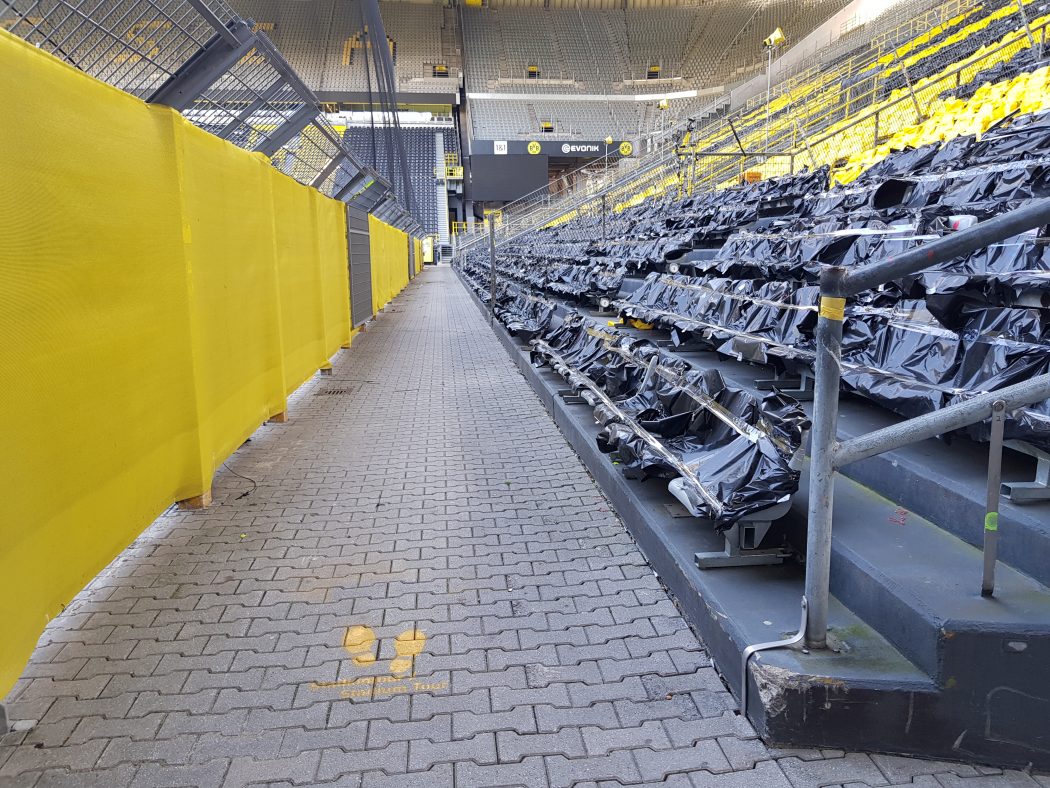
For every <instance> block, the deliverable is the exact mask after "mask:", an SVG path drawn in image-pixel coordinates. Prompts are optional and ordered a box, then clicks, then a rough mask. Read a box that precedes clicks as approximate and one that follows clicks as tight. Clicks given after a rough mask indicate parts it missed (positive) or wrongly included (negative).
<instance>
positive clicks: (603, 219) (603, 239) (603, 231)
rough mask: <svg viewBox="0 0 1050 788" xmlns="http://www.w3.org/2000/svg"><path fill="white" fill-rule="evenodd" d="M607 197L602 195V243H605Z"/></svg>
mask: <svg viewBox="0 0 1050 788" xmlns="http://www.w3.org/2000/svg"><path fill="white" fill-rule="evenodd" d="M605 206H606V202H605V195H604V194H603V195H602V243H605V212H606V207H605Z"/></svg>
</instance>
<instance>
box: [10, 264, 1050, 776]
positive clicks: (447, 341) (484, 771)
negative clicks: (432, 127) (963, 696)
mask: <svg viewBox="0 0 1050 788" xmlns="http://www.w3.org/2000/svg"><path fill="white" fill-rule="evenodd" d="M334 389H347V390H348V393H347V394H340V395H327V396H316V395H317V394H318V393H319V392H322V391H331V390H334ZM289 413H290V416H291V419H290V421H289V422H288V423H286V424H281V425H266V426H263V427H261V428H260V429H259V430H258V431H257V432H256V433H255V434H254V435H253V436H252V439H251V441H250V442H248V443H247V444H245V445H244V446H243V447H242V448H241V449H240V450H238V451H237V452H236V453H235V454H234V455H233V456H232V457H231V458H230V459H229V460H228V461H227V463H226V465H225V467H224V468H223V469H222V470H221V471H220V472H219V473H218V475H217V477H216V480H215V489H214V493H215V502H214V504H213V505H212V506H211V507H210V508H209V509H206V510H204V511H198V512H181V511H177V510H175V509H172V510H170V511H168V512H167V513H166V514H165V515H164V516H163V517H161V518H160V519H159V520H158V521H157V522H156V523H154V524H153V525H152V526H151V527H150V528H149V529H148V530H147V531H146V532H145V533H143V534H142V535H141V536H140V537H139V538H138V539H136V540H135V541H134V542H133V543H132V544H131V545H130V546H129V547H128V548H127V550H125V551H124V552H123V553H122V554H121V556H120V557H119V558H118V559H117V560H116V561H114V562H113V564H112V565H111V566H110V567H109V568H107V570H106V571H104V572H103V573H102V574H101V575H100V576H99V577H98V578H97V579H96V580H95V581H93V582H92V583H91V585H90V586H89V587H88V588H87V589H85V590H84V591H83V592H82V593H81V594H79V595H78V596H77V597H76V599H74V600H72V601H71V603H70V604H69V606H68V607H67V609H66V612H65V613H64V614H63V615H61V616H60V617H58V618H57V619H56V620H55V621H54V622H52V624H51V625H50V626H49V627H48V629H47V631H46V632H45V633H44V635H43V637H42V638H41V641H40V645H39V646H38V648H37V650H36V653H35V654H34V656H33V659H32V662H31V663H30V664H29V665H28V666H27V668H26V670H25V673H24V675H23V678H22V679H21V680H20V681H19V682H18V684H17V685H16V687H15V689H14V690H13V691H12V692H11V694H10V695H9V696H8V698H7V702H8V704H9V706H10V713H11V717H12V718H13V719H35V720H38V723H37V724H36V727H35V728H33V729H32V730H30V731H28V732H25V731H23V732H19V733H10V734H8V735H6V736H4V737H3V738H2V739H0V786H2V787H3V788H8V786H10V788H30V786H37V785H39V786H60V785H63V786H64V785H70V786H89V785H101V786H126V785H130V786H148V788H164V787H165V786H190V785H192V786H216V787H218V786H223V787H224V788H226V787H232V786H247V785H274V786H302V785H333V786H340V787H345V788H349V787H351V786H392V785H408V786H412V788H431V787H433V788H442V786H449V788H453V787H454V786H455V787H458V788H470V786H485V787H486V788H492V786H519V785H520V786H525V787H526V788H546V787H547V786H551V788H563V787H567V786H570V785H579V786H584V785H590V786H605V787H606V788H608V787H609V786H619V785H625V784H637V785H643V784H656V785H662V786H665V788H670V787H673V786H690V785H692V786H703V787H704V788H738V787H739V788H749V787H750V786H759V787H761V788H767V787H768V788H791V787H792V786H793V787H794V788H802V786H817V785H828V784H838V785H854V786H859V785H869V786H874V785H887V784H902V783H903V784H909V781H911V782H910V784H912V785H917V786H918V785H922V786H926V785H928V786H934V785H941V786H963V788H971V787H973V788H976V786H980V785H990V786H991V785H1004V786H1006V785H1033V786H1034V785H1037V784H1039V783H1036V782H1035V780H1034V779H1032V778H1030V777H1029V776H1028V775H1025V774H1023V773H1021V772H1006V773H1001V772H998V771H996V770H988V769H980V768H973V767H968V766H962V765H957V764H945V763H934V762H927V761H921V760H916V759H907V758H896V757H892V758H891V757H888V756H881V755H875V756H870V757H869V756H867V755H863V754H856V753H849V754H844V753H841V752H834V751H823V752H822V751H820V750H777V749H772V748H767V747H766V746H765V745H763V744H762V742H761V741H759V740H758V739H757V738H756V736H755V733H754V730H753V729H752V728H751V726H750V724H749V723H748V722H747V721H746V720H744V719H742V718H740V717H739V716H737V715H736V714H735V711H734V707H735V704H734V702H733V700H732V697H731V696H730V695H729V693H728V692H727V691H726V689H725V688H724V686H723V685H722V683H721V681H720V679H719V678H718V675H717V673H716V672H715V670H714V668H712V667H711V666H710V660H709V658H708V655H707V653H706V652H705V651H704V649H703V644H701V643H699V642H698V641H697V639H696V637H695V636H694V635H693V634H692V632H691V631H690V630H689V628H688V626H687V625H686V624H685V622H684V621H683V619H682V618H681V617H680V616H679V614H678V610H677V608H676V607H675V605H674V603H673V602H672V601H671V600H670V599H669V598H668V596H667V593H666V592H665V591H664V589H663V588H662V587H661V586H660V584H659V582H658V581H657V579H656V578H655V577H654V575H653V574H652V572H651V571H650V570H649V568H648V566H647V565H646V562H645V558H644V556H643V555H642V554H641V553H640V551H639V550H638V548H637V547H636V546H635V544H634V542H633V540H632V539H631V538H630V536H629V535H628V533H627V531H626V530H625V529H624V527H623V525H622V524H621V523H620V521H619V520H618V519H617V517H616V515H615V514H614V513H613V512H612V511H611V508H610V506H609V504H608V503H607V502H606V501H605V499H604V498H603V497H602V495H601V492H600V491H599V490H598V489H597V487H596V486H595V484H594V482H593V481H592V479H591V478H590V476H589V475H588V474H587V472H586V471H585V470H584V468H583V465H582V464H581V463H580V461H579V460H578V458H577V457H576V456H575V454H573V452H572V450H571V449H570V448H569V446H568V444H567V443H566V442H565V440H564V439H563V438H562V436H561V434H560V433H559V432H558V429H557V427H555V425H554V423H553V421H552V420H551V419H550V417H549V416H548V414H547V413H546V411H545V410H544V409H543V407H542V405H541V404H540V401H539V400H538V399H537V397H536V396H535V395H534V394H533V392H532V391H531V390H530V389H529V387H528V385H527V383H526V382H525V380H524V378H523V377H522V376H521V374H520V373H519V372H518V370H517V369H516V367H515V366H514V365H513V363H512V362H511V360H510V359H509V358H508V357H507V355H506V353H505V351H504V350H503V348H502V347H501V346H500V344H499V342H498V340H497V339H496V337H495V336H494V335H493V334H492V332H491V331H490V330H489V328H488V326H487V325H486V321H485V320H484V318H483V317H482V316H481V314H480V313H479V312H478V310H477V309H476V307H475V306H474V304H473V303H472V302H471V300H470V298H469V297H468V295H467V294H466V292H465V291H464V290H463V289H462V286H461V285H460V284H459V282H458V281H457V280H456V279H455V277H454V275H453V274H452V272H451V271H450V270H449V269H447V268H438V269H428V270H427V271H426V272H424V274H423V275H422V276H421V277H419V278H417V279H416V281H415V282H413V283H412V284H411V285H410V286H409V288H408V290H407V291H406V292H405V293H404V294H402V295H401V296H400V297H399V298H398V299H397V300H396V302H395V304H394V306H393V308H388V309H387V310H386V312H385V313H384V314H382V315H381V316H380V317H379V318H378V319H377V320H376V321H375V322H373V323H371V324H370V325H369V326H368V329H367V331H366V332H365V333H364V334H362V335H360V336H358V337H357V338H356V339H355V341H354V346H353V348H352V349H351V350H349V351H344V352H341V353H340V354H339V355H338V356H337V357H336V359H335V360H334V370H333V374H332V375H331V376H329V377H320V376H318V377H315V378H314V379H312V380H310V381H308V382H307V383H306V384H305V385H304V386H303V387H302V389H300V390H299V391H298V392H297V393H296V394H295V395H294V396H293V397H292V399H291V402H290V404H289ZM352 627H357V628H358V629H356V630H354V631H355V632H356V635H355V636H354V637H348V630H350V628H352ZM366 627H367V628H368V629H364V628H366ZM413 632H419V633H421V637H420V638H418V639H417V638H416V637H415V636H414V635H413ZM399 636H400V638H399ZM423 638H425V640H424V639H423ZM417 646H418V648H417ZM1037 779H1039V780H1040V781H1041V784H1044V785H1047V784H1050V783H1048V782H1047V781H1046V780H1045V779H1044V778H1041V777H1040V778H1037Z"/></svg>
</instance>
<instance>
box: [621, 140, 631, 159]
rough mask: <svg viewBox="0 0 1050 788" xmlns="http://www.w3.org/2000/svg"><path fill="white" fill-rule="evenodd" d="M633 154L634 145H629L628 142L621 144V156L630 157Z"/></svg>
mask: <svg viewBox="0 0 1050 788" xmlns="http://www.w3.org/2000/svg"><path fill="white" fill-rule="evenodd" d="M632 153H634V145H632V144H631V143H629V142H628V141H627V140H624V141H623V142H621V143H620V155H621V156H630V155H631V154H632Z"/></svg>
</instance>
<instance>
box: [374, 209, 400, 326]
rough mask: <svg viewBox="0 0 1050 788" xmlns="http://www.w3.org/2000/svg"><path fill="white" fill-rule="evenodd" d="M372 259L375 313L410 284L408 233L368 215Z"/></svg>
mask: <svg viewBox="0 0 1050 788" xmlns="http://www.w3.org/2000/svg"><path fill="white" fill-rule="evenodd" d="M368 250H369V252H370V254H371V258H372V312H373V313H375V312H378V311H379V310H380V309H382V308H383V307H384V306H386V304H388V303H389V302H390V300H391V299H392V298H393V297H394V296H396V295H397V294H398V293H400V292H401V291H402V290H404V289H405V286H406V285H407V284H408V235H407V234H406V233H403V232H401V231H400V230H398V229H397V228H396V227H391V226H390V225H389V224H386V223H385V222H382V221H380V220H379V219H377V218H376V217H374V216H372V215H371V214H369V216H368Z"/></svg>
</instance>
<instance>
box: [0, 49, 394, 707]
mask: <svg viewBox="0 0 1050 788" xmlns="http://www.w3.org/2000/svg"><path fill="white" fill-rule="evenodd" d="M0 98H2V99H3V100H4V102H5V104H7V105H8V106H17V107H18V108H19V109H18V112H9V113H5V114H4V115H3V117H0V172H2V173H3V180H4V188H3V189H0V239H2V242H0V330H2V336H3V339H4V341H3V344H2V346H0V407H2V409H3V413H4V416H5V422H6V423H5V426H4V429H3V450H2V451H0V485H2V488H0V576H2V577H3V578H4V582H5V587H6V588H7V589H8V591H7V593H5V594H3V595H2V596H0V621H3V628H2V632H3V636H2V637H0V696H2V695H3V694H4V693H6V692H7V691H8V690H9V689H10V687H11V686H12V685H13V683H14V681H15V680H16V679H17V677H18V676H19V674H20V673H21V671H22V668H23V666H24V664H25V661H26V659H27V658H28V656H29V654H30V653H31V652H32V649H33V647H34V645H35V643H36V641H37V638H38V636H39V635H40V632H41V631H42V630H43V628H44V626H45V624H46V623H47V621H48V620H49V619H50V618H52V617H53V616H54V615H56V614H57V613H58V612H60V611H61V610H62V608H63V607H64V606H65V605H66V604H67V603H68V602H69V601H70V600H71V599H72V597H73V596H74V595H75V594H76V593H77V592H78V591H79V590H80V589H81V588H82V587H83V586H84V585H85V584H86V582H87V581H88V580H90V579H91V578H92V577H93V576H94V575H96V574H97V573H98V572H99V570H100V569H102V568H103V567H104V566H105V565H106V564H107V563H108V562H109V561H110V560H112V559H113V557H114V556H116V555H117V553H118V552H119V551H120V550H121V549H123V548H124V547H125V546H126V545H127V544H128V543H129V542H130V541H131V540H132V539H134V538H135V537H136V536H137V535H138V534H139V533H140V532H141V531H142V529H143V528H144V527H145V526H146V525H148V524H149V523H150V522H151V521H152V520H154V519H155V518H156V517H157V515H159V514H160V513H161V512H162V511H164V509H166V508H167V507H168V506H169V505H170V504H171V503H172V502H173V501H176V500H181V499H185V498H190V497H193V496H197V495H201V494H203V493H205V492H206V491H207V490H208V489H209V487H210V485H211V479H212V475H213V474H214V472H215V470H216V468H217V467H218V466H219V465H220V464H221V463H222V462H223V461H224V460H225V459H226V457H228V456H229V455H230V453H231V452H232V451H233V450H235V449H236V448H237V447H238V446H239V445H240V444H241V443H242V442H243V441H244V439H245V438H246V437H247V436H248V435H250V434H251V433H252V432H253V431H254V430H255V429H256V428H257V427H258V426H259V424H260V423H261V422H263V421H264V420H265V419H267V418H268V417H270V416H273V415H275V414H277V413H280V412H282V411H283V410H284V409H285V407H286V397H287V395H288V393H289V392H291V391H292V390H293V389H294V388H295V387H297V386H298V385H299V384H300V383H302V381H303V380H304V379H306V378H307V377H308V376H309V375H310V374H312V373H313V372H314V371H315V370H316V369H317V368H318V367H319V366H321V365H323V364H325V363H326V362H327V361H328V358H329V356H330V355H331V354H333V353H334V352H335V351H336V350H337V349H338V348H339V347H340V346H341V345H344V344H346V343H347V342H348V341H349V338H350V325H349V324H350V320H349V299H348V296H349V293H348V282H347V270H346V259H347V258H346V226H345V211H344V209H343V206H342V205H341V204H340V203H338V202H336V201H334V200H330V199H328V198H326V197H324V196H322V195H320V194H319V193H318V192H316V191H315V190H312V189H309V188H307V187H304V186H300V185H299V184H297V183H295V182H294V181H293V180H292V179H291V178H288V177H286V176H284V175H281V174H280V173H278V172H276V171H275V170H274V169H273V168H272V167H271V166H270V164H269V163H268V162H267V160H266V159H265V158H263V157H262V156H258V155H252V154H249V153H245V152H244V151H241V150H239V149H237V148H236V147H234V146H233V145H230V144H228V143H225V142H223V141H221V140H219V139H217V138H215V137H213V136H211V135H209V134H207V133H205V132H203V131H201V130H199V129H196V128H195V127H193V126H192V125H191V124H190V123H188V122H187V121H185V120H184V119H183V118H182V117H181V116H180V115H179V114H178V113H176V112H174V111H172V110H170V109H167V108H164V107H156V106H149V105H147V104H144V103H143V102H141V101H139V100H138V99H136V98H134V97H132V96H129V95H128V94H125V93H123V92H121V91H119V90H116V89H114V88H111V87H109V86H107V85H105V84H103V83H100V82H97V81H95V80H93V79H91V78H90V77H87V76H85V75H84V74H82V73H80V72H78V71H76V70H75V69H73V68H71V67H69V66H67V65H65V64H63V63H61V62H60V61H58V60H57V59H55V58H53V57H51V56H50V55H47V54H45V53H43V52H41V51H40V50H38V49H36V48H34V47H32V46H29V45H28V44H25V43H24V42H23V41H21V40H20V39H17V38H15V37H13V36H11V35H9V34H7V33H5V32H3V31H0ZM56 106H59V107H62V108H63V112H65V113H68V114H69V117H75V118H76V119H77V125H76V133H75V134H70V131H69V126H68V124H62V123H55V122H53V117H54V108H55V107H56ZM402 270H405V267H404V266H402ZM293 416H294V414H293Z"/></svg>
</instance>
